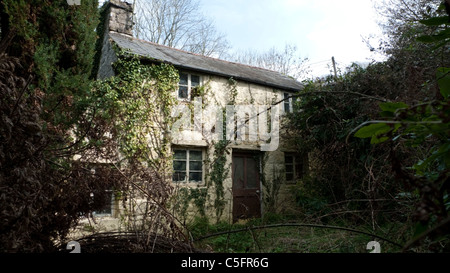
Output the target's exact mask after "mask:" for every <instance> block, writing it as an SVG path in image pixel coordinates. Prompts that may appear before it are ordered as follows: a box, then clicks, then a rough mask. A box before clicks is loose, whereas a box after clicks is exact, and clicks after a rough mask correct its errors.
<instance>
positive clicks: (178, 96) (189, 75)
mask: <svg viewBox="0 0 450 273" xmlns="http://www.w3.org/2000/svg"><path fill="white" fill-rule="evenodd" d="M179 73H180V77H181V74H185V75H187V78H188V79H187V98H181V97H180V88H179V87H180V82H178V89H177V94H176V95H177V99H178V100H180V101H190V100H191V93H192V92H191V91H192V76H196V77H198V85H197V86H201V85H202V77H201V76H200V75H198V74H192V73H188V72H179ZM183 86H186V85H183ZM195 87H196V86H195Z"/></svg>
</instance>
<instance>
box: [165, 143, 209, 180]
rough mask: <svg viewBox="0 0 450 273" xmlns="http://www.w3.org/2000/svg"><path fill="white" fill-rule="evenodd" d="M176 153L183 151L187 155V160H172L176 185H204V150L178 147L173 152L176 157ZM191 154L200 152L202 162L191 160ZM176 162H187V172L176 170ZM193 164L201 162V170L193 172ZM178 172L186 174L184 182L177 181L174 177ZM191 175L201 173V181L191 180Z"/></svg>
mask: <svg viewBox="0 0 450 273" xmlns="http://www.w3.org/2000/svg"><path fill="white" fill-rule="evenodd" d="M175 151H183V152H185V153H186V158H185V159H184V160H183V159H176V158H175V156H174V157H173V160H172V171H173V175H172V182H173V183H176V184H181V183H183V184H186V183H195V184H197V185H198V184H202V183H203V181H204V177H203V175H204V173H205V172H204V167H205V166H204V163H203V161H204V154H203V149H199V148H183V147H177V148H173V149H172V152H173V154H174V155H175ZM191 152H200V155H201V159H200V160H195V159H191ZM175 161H179V162H186V168H185V170H184V171H183V170H175ZM192 162H200V163H201V168H200V170H191V169H190V164H191V163H192ZM176 172H184V173H185V179H184V180H175V179H174V176H175V173H176ZM191 173H200V177H201V178H200V180H199V181H196V180H190V179H189V177H190V174H191Z"/></svg>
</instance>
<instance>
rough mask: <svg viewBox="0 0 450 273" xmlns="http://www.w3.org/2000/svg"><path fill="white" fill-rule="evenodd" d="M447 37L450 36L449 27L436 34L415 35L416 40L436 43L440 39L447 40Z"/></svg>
mask: <svg viewBox="0 0 450 273" xmlns="http://www.w3.org/2000/svg"><path fill="white" fill-rule="evenodd" d="M449 38H450V28H449V29H444V30H442V31H441V32H439V33H438V34H436V35H423V36H420V37H417V41H419V42H423V43H437V42H440V41H446V42H448V39H449Z"/></svg>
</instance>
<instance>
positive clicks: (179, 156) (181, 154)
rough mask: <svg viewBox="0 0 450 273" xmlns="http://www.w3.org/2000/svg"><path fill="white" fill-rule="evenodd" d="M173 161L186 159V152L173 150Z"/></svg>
mask: <svg viewBox="0 0 450 273" xmlns="http://www.w3.org/2000/svg"><path fill="white" fill-rule="evenodd" d="M173 158H174V159H186V151H183V150H175V151H173Z"/></svg>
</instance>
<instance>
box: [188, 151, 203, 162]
mask: <svg viewBox="0 0 450 273" xmlns="http://www.w3.org/2000/svg"><path fill="white" fill-rule="evenodd" d="M189 160H202V151H189Z"/></svg>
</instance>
